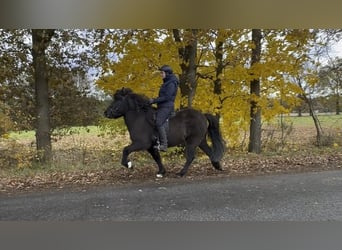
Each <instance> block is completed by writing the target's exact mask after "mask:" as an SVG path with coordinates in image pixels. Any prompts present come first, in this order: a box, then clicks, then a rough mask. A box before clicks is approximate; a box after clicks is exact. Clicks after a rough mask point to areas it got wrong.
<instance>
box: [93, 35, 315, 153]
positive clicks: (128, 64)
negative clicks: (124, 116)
mask: <svg viewBox="0 0 342 250" xmlns="http://www.w3.org/2000/svg"><path fill="white" fill-rule="evenodd" d="M263 34H264V37H263V40H262V42H263V44H262V52H261V58H260V62H259V63H256V64H254V65H253V67H251V66H250V60H251V49H252V47H253V43H252V42H251V41H250V39H251V38H250V30H245V29H237V30H224V29H221V30H200V31H199V32H198V33H197V37H196V38H194V37H187V39H197V43H198V51H197V74H198V77H197V78H196V80H197V86H196V92H195V96H194V98H193V100H192V106H193V107H194V108H197V109H200V110H202V111H203V112H210V113H213V114H218V115H220V117H221V124H222V132H223V134H224V136H225V138H226V140H227V141H228V143H229V146H230V147H241V146H242V147H243V146H245V145H243V144H244V143H245V138H246V134H247V133H248V132H247V131H248V129H249V123H250V102H251V101H256V102H257V105H258V107H259V108H260V109H261V111H262V117H263V119H265V120H270V119H272V118H273V117H275V116H276V115H279V114H284V113H288V112H289V111H290V110H291V108H292V107H294V106H296V105H297V104H298V99H297V96H298V94H300V93H301V91H302V90H301V89H300V88H299V87H298V86H297V84H296V83H295V82H294V81H293V80H292V79H294V77H298V75H299V74H300V72H301V69H302V66H303V64H304V63H305V61H306V60H308V58H307V56H306V55H307V53H308V51H309V49H310V46H309V45H310V41H311V39H312V38H313V34H312V33H311V32H310V31H309V30H264V31H263ZM186 35H188V33H186V32H184V36H186ZM105 41H106V42H105V45H101V46H102V47H101V50H102V54H103V55H104V56H107V58H108V55H111V54H114V55H115V58H114V59H112V60H111V61H109V60H104V63H103V67H104V72H105V74H103V76H102V78H101V79H99V80H98V81H97V85H98V86H99V87H101V88H102V89H104V90H105V91H106V92H107V93H112V92H113V91H115V90H116V89H119V88H121V87H129V88H132V89H133V90H134V91H135V92H137V93H142V94H145V95H146V96H148V97H155V96H157V94H158V91H159V87H160V84H161V78H160V76H159V74H155V71H156V69H157V68H158V67H160V66H161V65H163V64H169V65H170V66H171V67H172V68H173V69H174V71H175V73H176V74H178V75H179V74H181V73H182V71H181V68H180V58H179V51H178V50H179V49H181V47H180V46H186V41H187V40H186V39H184V40H183V41H182V43H181V44H179V43H176V42H175V41H174V38H173V36H172V31H171V30H157V29H153V30H152V29H148V30H118V31H114V32H112V33H109V34H108V35H107V36H106V39H105ZM217 46H221V47H220V49H219V50H216V49H217V48H218V47H217ZM218 52H219V53H220V55H222V58H220V57H219V54H218ZM219 67H222V70H221V71H219V70H218V69H219ZM254 79H259V80H260V85H261V89H260V91H261V92H260V96H255V95H251V94H250V82H251V81H252V80H254ZM306 80H307V81H308V83H309V84H315V80H316V79H315V77H313V76H312V77H308V78H307V79H306ZM218 83H219V85H217V84H218ZM215 84H216V89H217V88H218V87H219V92H217V91H216V92H215ZM179 92H180V91H179ZM179 92H178V96H177V99H176V107H177V108H178V107H180V103H181V101H182V103H187V102H186V98H187V97H186V96H181V95H180V93H179ZM181 99H183V100H181Z"/></svg>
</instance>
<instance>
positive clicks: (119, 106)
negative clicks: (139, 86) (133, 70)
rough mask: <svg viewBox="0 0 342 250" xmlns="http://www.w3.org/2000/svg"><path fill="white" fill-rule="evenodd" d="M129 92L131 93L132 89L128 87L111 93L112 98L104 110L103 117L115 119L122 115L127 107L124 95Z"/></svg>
mask: <svg viewBox="0 0 342 250" xmlns="http://www.w3.org/2000/svg"><path fill="white" fill-rule="evenodd" d="M130 93H133V91H132V90H131V89H129V88H122V89H120V90H117V91H116V92H115V94H114V95H113V99H114V100H113V101H112V103H111V104H110V105H109V106H108V108H107V109H106V110H105V112H104V115H105V117H107V118H114V119H115V118H119V117H121V116H123V115H124V114H125V113H126V112H127V109H128V104H127V101H126V97H127V95H128V94H130Z"/></svg>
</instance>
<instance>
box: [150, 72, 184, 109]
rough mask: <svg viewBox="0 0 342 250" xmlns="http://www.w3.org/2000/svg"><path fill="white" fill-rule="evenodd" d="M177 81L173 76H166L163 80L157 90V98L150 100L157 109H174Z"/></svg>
mask: <svg viewBox="0 0 342 250" xmlns="http://www.w3.org/2000/svg"><path fill="white" fill-rule="evenodd" d="M178 84H179V81H178V79H177V77H176V76H175V75H174V74H168V75H166V77H165V78H164V79H163V84H162V86H161V87H160V89H159V94H158V97H157V98H155V99H153V100H152V103H156V104H157V105H158V109H159V108H163V107H174V102H175V99H176V95H177V90H178Z"/></svg>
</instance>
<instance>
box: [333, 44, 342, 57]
mask: <svg viewBox="0 0 342 250" xmlns="http://www.w3.org/2000/svg"><path fill="white" fill-rule="evenodd" d="M331 53H332V55H333V56H334V57H341V58H342V41H340V42H338V43H336V44H335V45H334V46H332V48H331Z"/></svg>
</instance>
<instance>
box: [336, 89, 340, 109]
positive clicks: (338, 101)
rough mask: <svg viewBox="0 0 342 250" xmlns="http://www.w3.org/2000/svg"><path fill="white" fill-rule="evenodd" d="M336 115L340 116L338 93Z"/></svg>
mask: <svg viewBox="0 0 342 250" xmlns="http://www.w3.org/2000/svg"><path fill="white" fill-rule="evenodd" d="M337 92H338V91H337ZM336 115H340V95H339V94H338V93H337V94H336Z"/></svg>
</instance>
